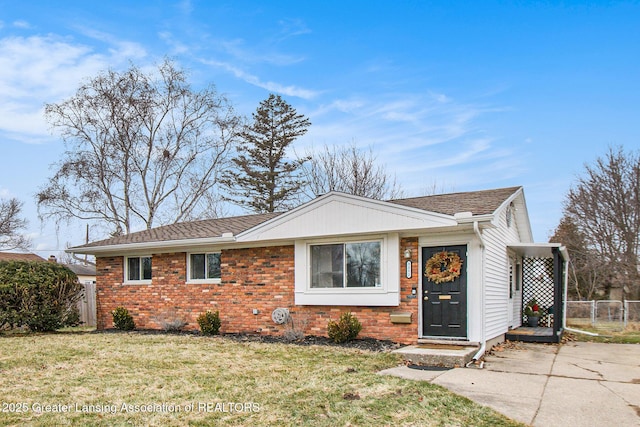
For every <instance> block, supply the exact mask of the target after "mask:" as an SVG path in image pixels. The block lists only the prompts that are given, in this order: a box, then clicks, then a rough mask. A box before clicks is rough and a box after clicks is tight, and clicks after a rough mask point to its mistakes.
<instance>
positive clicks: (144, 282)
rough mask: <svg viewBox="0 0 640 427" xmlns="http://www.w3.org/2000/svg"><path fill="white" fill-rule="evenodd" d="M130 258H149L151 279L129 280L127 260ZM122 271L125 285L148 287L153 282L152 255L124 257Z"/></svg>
mask: <svg viewBox="0 0 640 427" xmlns="http://www.w3.org/2000/svg"><path fill="white" fill-rule="evenodd" d="M130 258H151V279H140V280H129V259H130ZM123 270H124V284H125V285H150V284H151V282H152V280H153V256H152V255H131V256H125V257H124V268H123Z"/></svg>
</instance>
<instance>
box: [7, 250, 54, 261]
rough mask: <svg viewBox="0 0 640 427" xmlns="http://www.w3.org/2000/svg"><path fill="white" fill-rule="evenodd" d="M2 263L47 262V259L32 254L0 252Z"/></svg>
mask: <svg viewBox="0 0 640 427" xmlns="http://www.w3.org/2000/svg"><path fill="white" fill-rule="evenodd" d="M0 261H46V259H44V258H42V257H40V256H38V255H36V254H32V253H27V254H24V253H22V254H20V253H14V252H0Z"/></svg>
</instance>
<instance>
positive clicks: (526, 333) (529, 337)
mask: <svg viewBox="0 0 640 427" xmlns="http://www.w3.org/2000/svg"><path fill="white" fill-rule="evenodd" d="M560 338H562V330H561V331H560V332H559V334H558V335H554V333H553V328H529V327H525V326H521V327H519V328H516V329H511V330H510V331H509V332H507V333H506V334H505V339H507V340H509V341H522V342H542V343H558V342H560Z"/></svg>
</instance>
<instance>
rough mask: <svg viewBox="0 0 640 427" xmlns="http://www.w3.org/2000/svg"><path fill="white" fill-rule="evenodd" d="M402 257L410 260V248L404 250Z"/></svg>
mask: <svg viewBox="0 0 640 427" xmlns="http://www.w3.org/2000/svg"><path fill="white" fill-rule="evenodd" d="M404 257H405V258H411V248H407V249H405V250H404Z"/></svg>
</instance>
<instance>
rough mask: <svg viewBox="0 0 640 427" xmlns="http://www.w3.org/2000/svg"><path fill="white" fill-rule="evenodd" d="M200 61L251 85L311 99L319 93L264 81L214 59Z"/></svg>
mask: <svg viewBox="0 0 640 427" xmlns="http://www.w3.org/2000/svg"><path fill="white" fill-rule="evenodd" d="M201 62H202V63H203V64H206V65H209V66H212V67H216V68H222V69H224V70H226V71H228V72H230V73H231V74H233V75H234V76H236V77H237V78H239V79H241V80H243V81H245V82H247V83H249V84H251V85H254V86H257V87H260V88H263V89H266V90H268V91H270V92H276V93H281V94H283V95H287V96H295V97H298V98H302V99H312V98H314V97H316V96H317V95H318V93H319V92H317V91H314V90H310V89H305V88H301V87H298V86H295V85H288V86H287V85H283V84H281V83H277V82H269V81H268V82H265V81H262V80H261V79H260V78H259V77H258V76H255V75H253V74H250V73H247V72H246V71H244V70H242V69H240V68H238V67H236V66H234V65H231V64H229V63H226V62H221V61H214V60H201Z"/></svg>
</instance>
